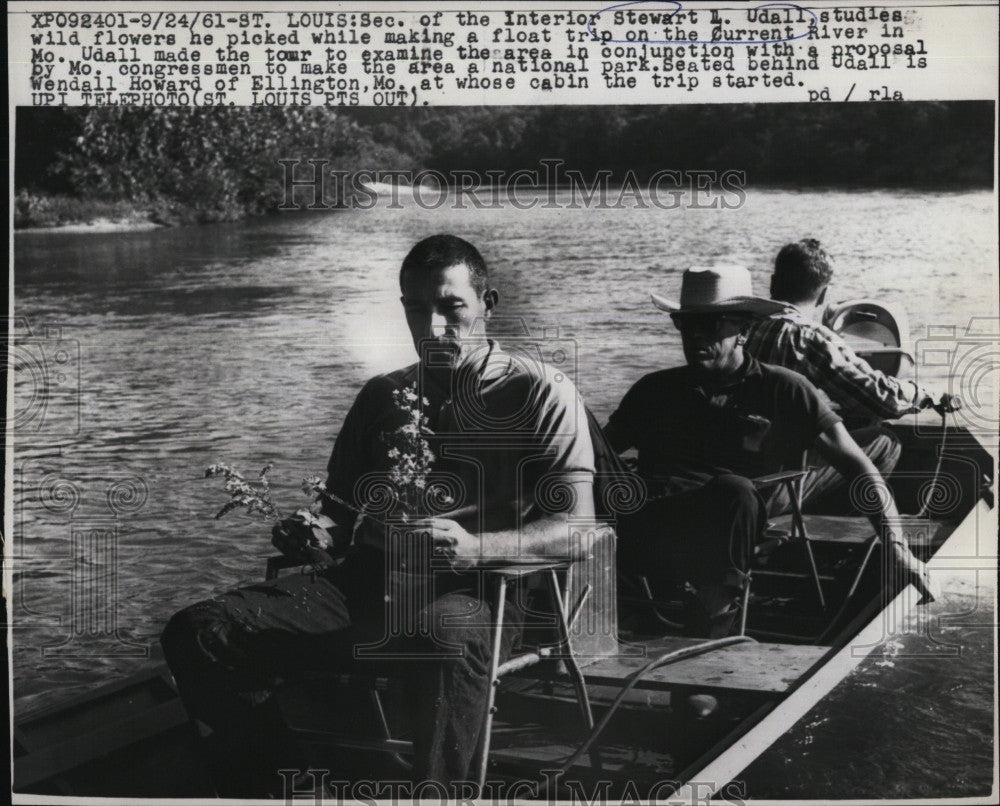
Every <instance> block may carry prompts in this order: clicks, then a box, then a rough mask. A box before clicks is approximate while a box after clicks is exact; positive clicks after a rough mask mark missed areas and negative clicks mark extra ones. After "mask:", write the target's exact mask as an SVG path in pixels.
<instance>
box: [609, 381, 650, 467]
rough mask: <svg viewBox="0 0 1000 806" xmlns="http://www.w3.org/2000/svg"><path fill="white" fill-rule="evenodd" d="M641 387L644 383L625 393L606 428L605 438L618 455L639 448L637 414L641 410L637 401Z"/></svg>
mask: <svg viewBox="0 0 1000 806" xmlns="http://www.w3.org/2000/svg"><path fill="white" fill-rule="evenodd" d="M641 385H642V381H640V382H639V383H637V384H635V385H634V386H633V387H632V388H631V389H629V390H628V391H627V392H626V393H625V397H623V398H622V400H621V403H619V404H618V408H617V409H615V410H614V411H613V412H612V413H611V416H610V417H609V418H608V424H607V425H606V426H604V436H605V437H606V438H607V440H608V442H609V443H611V447H612V448H614V449H615V452H616V453H624V452H625V451H627V450H628V449H629V448H636V447H638V443H639V437H638V434H637V433H636V425H637V424H638V422H639V419H638V417H637V416H636V413H637V410H638V409H639V407H638V406H637V401H638V398H639V397H640V395H641Z"/></svg>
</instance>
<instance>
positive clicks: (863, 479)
mask: <svg viewBox="0 0 1000 806" xmlns="http://www.w3.org/2000/svg"><path fill="white" fill-rule="evenodd" d="M841 472H842V473H843V474H844V476H845V478H853V481H852V482H851V485H850V492H851V499H852V500H851V503H852V504H854V506H855V507H857V508H858V509H859V510H861V511H862V512H864V513H866V514H867V515H868V519H869V520H870V521H871V523H872V526H873V527H874V528H875V534H877V535H878V536H879V538H880V539H884V540H886V541H887V542H890V543H895V542H898V543H901V544H902V545H904V546H905V545H907V544H906V538H905V536H904V535H903V533H902V530H901V529H900V528H899V510H898V509H896V502H895V500H893V496H892V491H891V490H890V489H889V485H888V483H887V482H886V480H885V479H884V478H882V474H881V473H879V472H878V469H877V468H876V467H875V465H874V464H872V462H871V461H870V460H868V458H867V457H864V461H861V460H859V459H853V460H852V461H851V462H850V464H849V465H848V466H847V467H845V468H844V469H842V470H841ZM876 505H877V509H876Z"/></svg>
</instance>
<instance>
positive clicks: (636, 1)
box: [587, 0, 819, 46]
mask: <svg viewBox="0 0 1000 806" xmlns="http://www.w3.org/2000/svg"><path fill="white" fill-rule="evenodd" d="M663 2H667V3H669V4H670V5H673V6H676V8H675V9H674V10H673V11H672V12H670V15H669V16H668V17H667V18H666V19H665V20H663V21H662V22H663V23H664V24H669V23H670V21H671V20H672V19H673V17H674V15H675V14H677V12H678V11H680V10H681V9H682V8H684V6H683V4H681V3H679V2H677V0H631V2H628V3H618V4H617V5H613V6H608V7H607V8H602V9H601V10H600V11H598V12H595V13H594V14H591V15H590V19H589V20H587V33H589V34H590V35H591V37H592V38H593V39H594V40H595V41H598V42H602V43H604V42H613V43H615V44H621V45H678V46H680V45H770V44H773V43H775V42H792V41H794V40H796V39H804V38H805V37H807V36H809V31H810V30H812V29H813V28H815V27H817V26H818V25H819V18H818V17H817V16H816V14H815V12H813V11H812V10H811V9H808V8H802V7H801V6H798V5H796V4H795V3H763V4H762V5H759V6H751V7H750V8H748V9H740V10H746V11H760V10H761V9H766V8H774V9H779V8H783V9H790V10H793V11H798V12H799V14H800V16H801V15H802V14H808V15H809V16H810V17H812V22H811V23H810V24H809V26H808V28H807V30H806V31H804V32H803V33H801V34H796V35H795V36H786V37H781V38H775V39H757V40H749V39H605V38H604V37H602V36H598V35H597V32H596V31H595V30H594V27H593V26H594V21H595V20H596V19H597V18H598V17H600V16H601V14H604V13H605V12H607V11H615V10H616V9H620V8H627V7H629V6H644V5H648V4H650V3H663ZM664 11H666V9H664ZM698 11H708V12H709V13H711V11H712V9H698ZM787 24H788V23H786V25H787ZM716 27H721V26H716Z"/></svg>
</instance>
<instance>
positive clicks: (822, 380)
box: [745, 238, 935, 515]
mask: <svg viewBox="0 0 1000 806" xmlns="http://www.w3.org/2000/svg"><path fill="white" fill-rule="evenodd" d="M832 276H833V269H832V268H831V266H830V259H829V257H828V255H827V254H826V252H825V251H824V249H823V247H822V246H820V243H819V241H817V240H815V239H814V238H805V239H803V240H801V241H799V242H797V243H790V244H787V245H785V246H784V247H783V248H782V249H781V251H780V252H779V253H778V256H777V258H776V259H775V262H774V273H773V274H772V276H771V298H772V299H774V300H778V301H781V302H784V303H786V304H787V307H786V309H785V311H783V312H781V313H777V314H774V315H773V316H771V317H770V318H768V319H761V320H758V321H757V322H755V323H754V324H753V326H752V327H751V329H750V332H749V334H748V336H747V342H746V345H745V349H746V351H747V352H748V353H749V354H750V355H752V356H754V357H755V358H757V359H758V360H759V361H763V362H764V363H767V364H775V365H778V366H782V367H786V368H788V369H791V370H794V371H796V372H798V373H799V374H801V375H804V376H805V377H806V378H808V379H809V380H810V381H811V382H812V383H813V384H814V385H815V386H816V387H817V388H819V389H820V390H821V391H822V392H823V393H824V394H825V395H826V396H827V397H829V398H830V400H831V401H832V402H833V403H834V405H835V406H836V407H837V408H838V409H839V411H840V414H841V415H842V416H843V417H844V418H845V419H850V420H862V421H864V422H866V423H868V425H867V426H865V427H861V428H857V429H855V430H852V431H851V435H852V436H853V437H854V439H855V441H856V442H857V443H858V444H859V445H860V446H861V449H862V450H863V451H864V452H865V454H867V455H868V457H869V458H870V459H871V460H872V462H873V463H874V464H875V466H876V467H877V468H878V470H879V472H880V473H882V475H883V476H886V475H888V474H889V473H891V472H892V470H893V468H894V467H895V466H896V463H897V462H898V461H899V453H900V447H899V440H898V439H897V438H896V436H895V435H894V434H892V433H891V432H890V431H888V430H887V429H885V428H882V427H880V426H879V425H878V424H877V421H879V420H892V419H896V418H897V417H901V416H903V415H904V414H911V413H913V412H917V411H921V410H922V409H926V408H931V407H934V406H935V398H934V396H933V395H931V394H930V393H929V392H927V391H926V390H924V389H921V388H920V387H919V386H917V384H915V383H914V382H913V381H904V380H900V379H899V378H895V377H893V376H891V375H886V374H885V373H883V372H879V371H878V370H877V369H874V368H873V367H871V365H869V364H868V362H867V361H865V360H864V359H863V358H861V357H860V356H858V355H857V353H855V352H854V350H852V349H851V347H850V346H849V345H848V344H847V343H846V342H845V341H844V340H843V339H842V338H841V337H840V336H839V335H837V334H836V333H834V332H833V331H832V330H830V329H829V328H828V327H825V326H824V325H822V324H819V321H818V320H819V319H820V314H821V310H822V308H823V305H824V302H825V300H826V290H827V288H828V286H829V284H830V279H831V278H832ZM873 422H874V423H875V424H873ZM809 463H810V464H811V465H813V466H815V467H817V470H816V472H814V473H812V474H811V476H810V478H809V480H808V481H807V482H806V489H805V490H804V503H805V504H807V505H808V508H809V509H810V510H811V511H814V512H827V511H831V512H833V511H842V507H843V502H844V496H845V494H846V489H845V487H844V485H843V483H842V481H841V480H840V478H839V475H838V474H837V473H836V472H835V471H833V469H832V468H830V467H827V466H826V465H825V463H824V462H822V461H821V460H819V459H818V458H816V460H815V461H814V457H810V458H809ZM787 505H788V502H787V500H785V499H784V498H781V497H779V498H777V499H776V500H775V501H772V502H770V506H769V507H768V510H769V512H770V514H772V515H774V514H778V513H780V512H782V511H785V510H786V509H787Z"/></svg>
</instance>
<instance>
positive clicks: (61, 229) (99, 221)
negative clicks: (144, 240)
mask: <svg viewBox="0 0 1000 806" xmlns="http://www.w3.org/2000/svg"><path fill="white" fill-rule="evenodd" d="M157 229H167V225H165V224H157V223H156V222H155V221H150V220H149V219H148V218H143V219H129V218H120V219H115V218H103V217H101V218H95V219H92V220H91V221H71V222H67V223H65V224H50V225H44V226H39V227H15V228H14V234H15V235H21V234H24V233H39V234H46V235H48V234H52V233H66V234H67V235H76V234H79V233H85V232H92V233H109V232H148V231H151V230H157Z"/></svg>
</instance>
